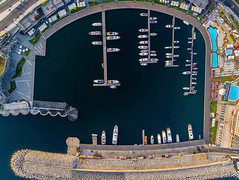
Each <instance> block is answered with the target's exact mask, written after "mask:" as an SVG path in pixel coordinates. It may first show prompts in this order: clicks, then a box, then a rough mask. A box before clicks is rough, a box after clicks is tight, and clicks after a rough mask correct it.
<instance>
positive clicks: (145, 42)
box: [139, 41, 148, 44]
mask: <svg viewBox="0 0 239 180" xmlns="http://www.w3.org/2000/svg"><path fill="white" fill-rule="evenodd" d="M139 44H148V41H139Z"/></svg>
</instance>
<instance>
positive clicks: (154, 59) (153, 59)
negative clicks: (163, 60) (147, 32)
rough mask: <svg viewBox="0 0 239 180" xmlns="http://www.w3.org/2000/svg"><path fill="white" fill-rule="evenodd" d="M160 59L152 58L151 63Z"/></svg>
mask: <svg viewBox="0 0 239 180" xmlns="http://www.w3.org/2000/svg"><path fill="white" fill-rule="evenodd" d="M158 60H159V59H158V58H151V59H150V61H153V62H157V61H158Z"/></svg>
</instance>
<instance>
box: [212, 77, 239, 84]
mask: <svg viewBox="0 0 239 180" xmlns="http://www.w3.org/2000/svg"><path fill="white" fill-rule="evenodd" d="M238 77H239V76H224V77H218V78H213V79H212V81H213V82H219V83H224V82H226V81H234V80H236V79H237V78H238Z"/></svg>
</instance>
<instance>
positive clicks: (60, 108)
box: [30, 100, 78, 121]
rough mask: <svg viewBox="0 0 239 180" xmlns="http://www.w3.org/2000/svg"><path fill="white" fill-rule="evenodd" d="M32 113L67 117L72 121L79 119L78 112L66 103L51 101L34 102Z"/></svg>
mask: <svg viewBox="0 0 239 180" xmlns="http://www.w3.org/2000/svg"><path fill="white" fill-rule="evenodd" d="M30 113H31V114H33V115H37V114H38V113H40V114H41V115H42V116H46V115H47V114H50V115H51V116H57V115H59V116H61V117H67V118H68V119H69V120H70V121H76V120H77V119H78V110H77V109H76V108H74V107H71V106H69V105H68V104H67V103H66V102H50V101H37V100H34V101H33V105H32V107H31V108H30Z"/></svg>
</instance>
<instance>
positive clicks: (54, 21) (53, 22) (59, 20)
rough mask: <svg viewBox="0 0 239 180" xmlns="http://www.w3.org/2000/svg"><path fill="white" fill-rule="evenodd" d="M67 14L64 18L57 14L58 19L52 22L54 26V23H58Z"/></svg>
mask: <svg viewBox="0 0 239 180" xmlns="http://www.w3.org/2000/svg"><path fill="white" fill-rule="evenodd" d="M57 15H58V14H57ZM67 16H69V15H67ZM67 16H64V17H63V18H59V16H57V18H58V19H57V20H56V21H54V22H52V23H51V25H52V26H53V25H54V24H56V23H58V22H59V21H60V20H62V19H64V18H65V17H67Z"/></svg>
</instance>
